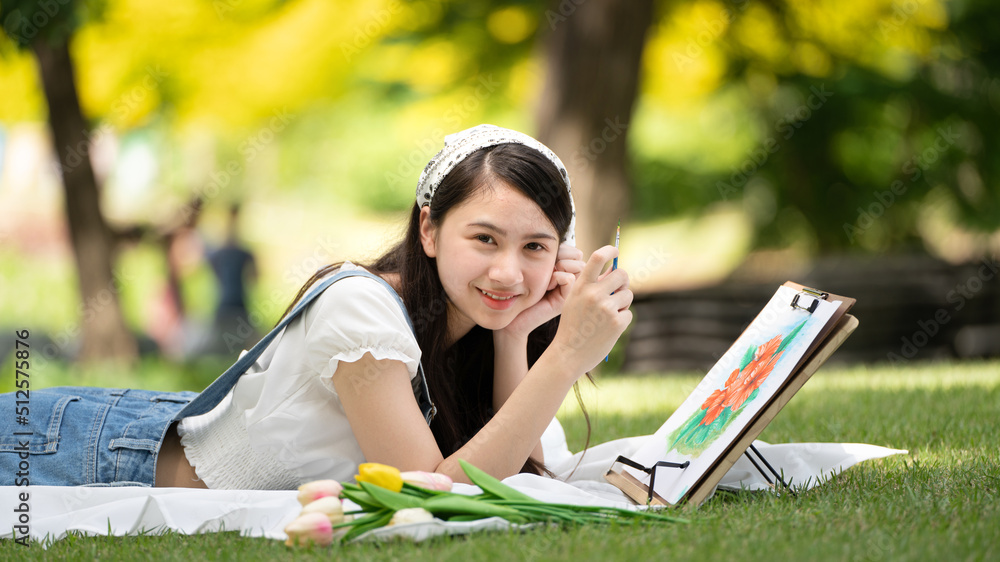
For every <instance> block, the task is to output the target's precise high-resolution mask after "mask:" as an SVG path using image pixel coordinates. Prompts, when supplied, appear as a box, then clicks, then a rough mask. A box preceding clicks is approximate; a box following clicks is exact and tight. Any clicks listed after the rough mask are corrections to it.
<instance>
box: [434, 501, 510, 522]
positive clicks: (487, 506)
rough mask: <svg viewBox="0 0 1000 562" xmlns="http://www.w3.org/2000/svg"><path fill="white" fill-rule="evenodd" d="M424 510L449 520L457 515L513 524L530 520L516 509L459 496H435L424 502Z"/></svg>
mask: <svg viewBox="0 0 1000 562" xmlns="http://www.w3.org/2000/svg"><path fill="white" fill-rule="evenodd" d="M423 508H424V509H426V510H427V511H429V512H431V513H433V514H434V515H439V516H441V518H442V519H449V518H451V517H453V516H455V515H478V516H480V518H483V517H494V516H496V517H503V518H504V519H506V520H508V521H510V522H512V523H526V522H527V521H528V518H527V517H525V515H524V514H523V513H521V512H520V511H518V510H516V509H513V508H510V507H505V506H502V505H495V504H492V503H489V502H488V501H486V500H474V499H472V498H470V497H467V496H462V495H459V494H447V495H440V496H434V497H433V498H430V499H428V500H427V501H425V502H424V505H423Z"/></svg>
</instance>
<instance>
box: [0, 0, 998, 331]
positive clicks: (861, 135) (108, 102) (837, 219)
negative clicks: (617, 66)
mask: <svg viewBox="0 0 1000 562" xmlns="http://www.w3.org/2000/svg"><path fill="white" fill-rule="evenodd" d="M52 6H55V8H52ZM0 7H2V8H3V14H4V16H5V17H4V19H3V22H0V23H2V24H3V26H4V30H5V32H6V33H5V34H0V89H2V95H0V137H3V138H4V139H6V141H0V142H4V144H3V146H13V145H14V144H13V140H12V139H14V138H15V136H16V135H17V134H20V133H19V129H18V127H21V126H22V125H23V124H25V123H34V124H36V126H37V124H39V123H42V122H43V121H44V119H45V115H46V109H45V103H44V99H43V97H42V94H41V92H40V88H39V86H38V80H37V76H36V69H35V67H34V62H33V60H32V58H31V56H30V54H29V53H28V52H26V51H23V50H19V49H18V48H16V46H15V42H14V40H12V39H17V38H19V36H18V34H21V35H20V37H22V38H24V37H27V36H26V35H25V33H28V34H32V37H30V38H28V39H31V38H33V37H35V36H38V34H40V33H42V32H43V31H44V32H60V30H62V31H66V30H70V29H77V31H76V34H75V36H74V38H73V41H72V53H73V56H74V61H75V62H76V66H77V81H78V88H79V93H80V98H81V102H82V105H83V110H84V113H85V114H86V115H87V116H88V117H89V118H90V119H91V120H92V123H93V126H94V129H95V134H97V135H109V136H111V137H114V139H115V141H114V143H113V145H114V147H115V148H114V150H115V152H114V154H115V155H116V161H115V162H114V165H113V166H112V168H111V169H110V172H109V174H108V176H107V179H106V181H105V184H104V198H105V207H104V210H105V213H106V214H108V215H109V218H110V219H111V222H112V223H113V224H116V225H129V224H135V223H140V224H152V225H155V226H164V225H165V224H167V223H169V222H170V220H172V217H175V216H176V215H177V214H178V213H179V212H180V211H181V210H182V209H183V208H184V205H185V204H186V203H187V202H188V201H189V199H190V197H191V195H192V194H198V195H201V196H202V197H203V198H205V199H206V201H207V205H206V209H207V213H208V215H209V216H208V220H206V221H204V222H203V228H204V229H205V230H208V231H209V232H208V235H209V236H208V238H209V239H210V240H212V239H218V236H215V237H214V238H213V237H212V236H211V234H212V232H211V229H212V228H213V225H214V224H217V223H218V222H219V221H214V222H213V220H212V217H211V215H212V213H213V212H217V210H218V209H220V208H224V207H225V204H226V203H228V202H230V201H246V202H248V203H249V204H248V206H247V214H248V215H249V217H250V218H249V220H246V221H244V223H245V224H243V226H242V228H241V234H242V237H243V238H244V239H245V240H246V241H247V243H248V244H249V245H250V246H251V247H253V248H254V249H255V251H256V252H257V253H258V255H259V256H261V257H262V259H261V261H262V271H263V276H262V278H261V284H260V285H259V286H258V287H257V288H255V289H254V290H255V295H254V296H255V299H254V302H255V304H254V307H255V308H256V312H257V313H258V315H259V316H260V317H261V318H263V319H265V322H264V323H265V324H266V323H268V322H270V321H272V320H273V319H274V318H276V317H277V316H278V315H279V314H280V311H281V310H282V309H283V307H284V305H285V304H286V303H287V300H288V299H290V298H291V295H292V294H293V293H294V287H296V286H298V285H299V284H300V283H301V282H302V281H304V279H305V277H306V276H307V274H308V272H307V271H306V270H308V269H309V268H310V267H314V266H319V265H322V263H321V262H323V263H325V262H330V261H335V260H338V259H345V258H353V259H357V258H358V257H359V253H360V254H366V255H370V254H371V252H372V251H374V250H375V249H373V248H363V249H362V250H358V248H357V247H356V246H357V244H356V243H355V242H356V240H360V239H362V238H364V239H366V240H367V239H372V238H381V239H385V238H391V237H392V236H393V235H394V234H395V232H396V231H394V230H392V229H390V228H388V227H385V226H384V225H385V224H388V223H396V222H398V220H399V218H400V217H401V216H402V215H403V214H404V213H405V210H406V209H407V208H408V206H409V205H410V202H411V196H412V190H413V186H414V185H415V182H416V180H417V177H418V176H419V173H420V170H421V169H422V167H423V165H424V164H425V163H426V161H427V160H428V159H429V158H430V157H431V156H432V155H433V154H434V153H435V152H436V150H437V148H438V147H439V146H440V143H441V139H442V137H443V136H444V135H445V134H447V133H450V132H453V131H456V130H460V129H462V128H465V127H468V126H472V125H475V124H477V123H480V122H493V123H497V124H500V125H504V126H508V127H513V128H517V129H522V130H525V131H528V132H531V131H532V130H533V122H534V119H533V116H532V112H533V108H534V107H535V104H536V102H537V98H538V96H539V94H540V91H541V86H542V81H543V78H544V74H545V73H546V72H547V71H548V70H546V66H545V65H546V61H545V60H543V54H544V51H543V49H541V48H540V45H541V43H540V42H541V41H543V40H544V38H545V36H546V34H547V33H548V32H549V31H551V30H552V29H554V28H555V27H557V26H559V25H561V24H562V23H563V22H564V21H566V20H567V18H572V17H575V16H574V14H575V10H574V9H573V7H574V4H573V3H572V2H542V1H537V0H532V1H497V0H491V1H488V2H477V3H466V2H458V1H456V0H446V1H436V0H413V1H403V0H370V1H363V2H350V1H347V0H336V1H326V0H297V1H289V2H285V1H276V0H178V1H176V2H171V3H169V4H156V3H149V2H145V1H143V0H101V1H96V0H88V1H85V2H63V1H61V0H59V1H55V3H54V4H52V3H32V2H28V3H25V2H13V1H10V0H4V1H3V2H0ZM46 9H50V10H51V9H57V13H56V14H48V13H47V12H45V10H46ZM31 10H41V11H42V12H41V13H43V14H45V15H44V17H42V16H36V17H35V19H34V20H33V19H31V16H30V12H31ZM18 11H19V12H18ZM14 12H18V13H19V17H20V19H16V18H15V19H11V17H12V14H13V13H14ZM996 12H997V8H996V7H995V6H994V4H993V3H992V2H990V1H988V0H872V1H867V0H846V1H840V2H834V1H832V0H824V1H817V2H793V1H791V0H732V1H725V0H664V1H661V2H660V3H659V4H658V5H657V11H656V16H655V18H656V19H655V21H654V22H653V24H652V25H651V27H650V29H649V33H648V36H647V43H646V47H645V52H644V55H643V56H644V59H643V70H642V75H641V76H640V84H641V93H640V97H639V100H638V103H637V105H636V111H635V114H634V115H632V116H631V119H629V120H628V123H629V124H628V131H629V133H630V134H629V137H628V142H629V152H630V155H631V165H630V170H629V172H630V176H631V178H632V182H633V193H632V197H633V200H632V211H631V212H632V219H633V220H634V221H636V222H642V223H646V224H648V225H653V223H656V222H657V221H662V220H664V219H672V218H681V219H682V220H681V221H679V222H678V224H689V223H686V222H684V221H688V220H689V219H691V220H693V221H697V220H698V219H705V218H706V217H710V216H716V217H719V216H725V217H730V216H734V215H736V214H738V215H740V216H742V222H740V224H736V223H737V222H739V221H729V222H731V223H733V227H732V229H731V232H732V233H735V234H734V235H733V236H740V237H742V236H744V235H745V233H750V234H749V236H750V238H751V239H750V240H749V241H745V240H735V239H732V240H729V241H727V239H726V237H725V236H722V237H721V238H720V239H719V240H715V241H713V242H712V244H713V245H714V246H726V247H732V248H737V249H738V250H739V252H744V251H745V250H746V249H748V248H750V249H752V248H772V247H777V248H788V247H794V248H797V249H799V250H803V251H804V253H807V254H816V253H819V252H842V251H854V252H861V253H881V252H889V251H914V250H915V251H922V252H930V253H932V254H935V255H938V256H943V257H945V258H947V259H950V260H953V261H960V260H962V259H974V258H975V257H977V256H980V255H983V254H988V253H991V252H996V251H997V249H998V248H1000V234H997V231H998V227H1000V185H998V183H1000V158H997V157H996V155H997V154H1000V150H998V149H1000V147H998V146H997V145H998V143H1000V126H998V125H1000V72H998V70H1000V69H998V66H1000V57H998V56H997V47H998V42H1000V33H998V32H1000V29H998V26H1000V23H998V22H1000V18H997V17H995V16H996ZM26 17H27V19H26ZM43 20H44V21H43ZM25 22H27V24H30V25H28V27H25V25H26V24H25ZM33 22H34V23H33ZM31 25H34V26H35V27H34V28H32V27H31ZM49 25H51V26H53V27H51V28H49V27H47V26H49ZM595 25H597V23H595ZM74 26H79V27H74ZM33 29H34V31H32V30H33ZM625 120H626V119H625V118H624V117H623V118H622V121H625ZM583 148H585V147H581V149H583ZM563 156H564V158H572V157H573V156H574V155H573V154H568V155H563ZM598 157H599V155H598ZM5 158H10V156H9V155H5ZM137 170H138V172H137ZM8 179H9V177H8V175H0V182H4V181H8ZM44 183H45V182H44V181H42V180H38V181H36V182H35V183H31V184H29V185H28V186H27V188H25V186H24V185H20V186H18V187H17V189H22V190H24V189H27V190H29V191H33V192H37V193H41V192H43V191H44V189H45V187H46V185H44ZM5 190H6V191H5ZM26 192H27V191H21V192H20V193H21V194H22V195H23V194H24V193H26ZM11 193H13V192H12V191H11V190H9V189H7V186H6V185H2V184H0V198H2V197H3V196H4V195H5V194H6V195H7V196H10V194H11ZM22 195H18V197H21V196H22ZM720 211H721V212H720ZM703 222H704V223H705V224H708V223H709V222H711V221H703ZM690 224H695V223H694V222H692V223H690ZM641 226H642V225H639V224H636V225H635V226H634V227H631V230H630V232H632V233H637V232H642V229H641ZM290 227H294V228H290ZM650 231H651V232H652V231H653V230H650ZM316 232H329V233H331V236H332V238H331V239H329V240H328V239H327V238H325V235H322V236H318V235H316V234H314V233H316ZM657 232H658V231H657ZM296 233H301V234H300V235H297V234H296ZM216 234H217V233H216ZM730 238H732V236H730ZM331 240H332V241H331ZM630 240H634V235H633V238H632V239H630ZM340 241H350V242H351V244H352V246H351V247H347V245H345V244H342V243H341V242H340ZM659 242H662V241H659ZM659 242H658V243H659ZM661 245H662V246H665V247H669V246H670V244H668V243H666V242H663V243H662V244H661ZM700 251H701V250H699V252H700ZM25 252H26V251H25V250H23V249H20V250H19V249H17V248H16V247H7V248H5V249H4V250H3V252H0V270H2V271H3V279H4V282H5V285H4V286H5V287H8V288H13V289H12V291H5V292H6V293H7V294H9V295H13V294H15V293H16V294H17V295H18V297H17V298H8V297H7V295H6V294H5V296H4V299H3V303H2V306H0V312H2V313H3V314H4V315H5V316H6V317H8V318H14V319H21V318H26V317H28V318H32V319H33V322H34V323H37V324H39V325H43V326H46V327H49V328H51V329H53V330H57V331H58V330H60V329H62V328H63V327H65V326H71V325H73V323H74V322H75V321H76V319H75V318H74V315H75V310H76V308H75V306H73V305H68V304H67V303H72V302H73V299H74V298H75V296H74V295H75V289H74V287H73V284H72V282H71V281H68V280H71V279H72V267H71V265H70V263H69V262H68V258H66V256H65V255H62V256H61V257H59V258H58V259H60V260H67V261H60V262H57V261H54V260H53V258H52V256H53V255H56V256H59V254H58V253H48V254H46V253H43V252H39V253H37V255H30V256H27V254H26V253H25ZM27 253H31V251H27ZM26 257H27V258H28V259H29V260H30V261H29V262H28V263H30V265H29V266H28V267H24V263H26V262H24V261H23V260H24V259H25V258H26ZM714 259H715V258H714V257H712V259H709V260H706V261H712V260H714ZM716 261H717V260H716ZM689 265H690V264H689ZM691 267H694V266H693V265H691ZM118 268H119V271H120V272H121V271H127V272H132V271H135V274H134V275H135V279H136V280H137V281H136V282H135V283H133V284H130V285H129V287H128V288H126V290H125V291H124V293H123V298H124V299H125V301H126V313H127V314H128V315H129V322H130V324H131V325H133V326H139V325H145V324H147V323H148V322H149V320H143V318H148V317H149V313H148V312H147V310H148V308H149V303H150V302H151V301H153V300H154V299H156V298H157V297H156V291H157V289H156V288H155V287H156V285H157V284H158V283H159V281H158V280H161V279H162V278H163V275H164V265H163V263H162V256H161V255H160V254H159V253H158V250H156V249H155V248H152V247H150V246H148V245H145V246H144V245H140V246H139V247H137V248H131V247H130V248H125V249H123V253H122V254H121V256H120V262H119V264H118ZM183 281H184V287H185V289H184V290H185V299H186V301H188V305H189V310H190V311H191V313H192V314H193V315H194V316H195V317H196V319H200V320H206V319H207V318H208V317H209V315H210V313H211V306H212V300H213V294H214V293H213V288H212V287H211V282H210V277H209V276H208V274H207V273H206V271H205V270H204V269H201V270H195V271H194V272H189V273H187V274H186V276H185V278H184V280H183ZM262 327H264V326H262Z"/></svg>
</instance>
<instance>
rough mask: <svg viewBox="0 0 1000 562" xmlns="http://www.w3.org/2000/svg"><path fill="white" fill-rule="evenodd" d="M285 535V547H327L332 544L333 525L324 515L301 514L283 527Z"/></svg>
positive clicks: (316, 513)
mask: <svg viewBox="0 0 1000 562" xmlns="http://www.w3.org/2000/svg"><path fill="white" fill-rule="evenodd" d="M285 534H286V535H288V540H286V541H285V545H286V546H295V545H299V546H307V545H310V544H315V545H319V546H329V545H330V543H332V542H333V525H331V523H330V519H329V518H328V517H327V516H326V514H325V513H320V512H318V511H314V512H312V513H303V514H302V515H299V516H298V517H297V518H296V519H295V520H294V521H292V522H291V523H289V524H288V526H286V527H285Z"/></svg>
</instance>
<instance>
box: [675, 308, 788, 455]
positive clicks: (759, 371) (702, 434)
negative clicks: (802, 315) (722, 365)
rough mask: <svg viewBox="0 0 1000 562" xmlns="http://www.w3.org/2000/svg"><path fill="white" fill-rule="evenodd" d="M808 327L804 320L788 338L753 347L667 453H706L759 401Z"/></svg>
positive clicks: (777, 337) (686, 425) (695, 414)
mask: <svg viewBox="0 0 1000 562" xmlns="http://www.w3.org/2000/svg"><path fill="white" fill-rule="evenodd" d="M805 323H806V321H805V320H803V321H802V322H801V323H800V324H799V325H798V326H796V327H795V329H793V330H792V331H791V332H789V333H788V335H787V336H784V335H782V334H777V335H776V336H774V337H773V338H771V339H770V340H768V341H766V342H764V343H763V344H761V345H758V346H750V347H749V348H748V349H747V351H746V353H745V354H744V355H743V359H742V360H741V361H740V366H739V367H737V368H736V369H734V370H733V372H732V373H731V374H730V375H729V378H727V379H726V382H725V384H724V385H723V386H722V388H719V389H716V390H715V391H713V392H712V394H710V395H709V397H708V398H707V399H706V400H705V402H704V403H702V405H701V408H700V409H699V410H698V411H697V412H695V413H694V414H692V415H691V417H690V418H688V421H687V423H685V424H684V425H682V426H681V427H679V428H678V429H677V430H676V431H674V432H673V433H671V434H670V435H669V437H668V438H667V442H668V444H669V447H668V450H674V451H677V452H679V453H683V454H686V455H690V456H692V457H693V458H694V457H697V456H698V455H700V454H701V453H702V452H704V451H705V449H707V448H708V447H709V445H711V444H712V443H713V442H714V441H715V440H716V439H717V438H718V437H719V435H721V434H722V432H723V431H724V430H725V429H726V427H727V426H728V425H729V423H730V422H732V421H733V419H735V418H736V415H737V414H739V412H740V411H742V410H743V408H744V406H746V405H747V404H748V403H750V402H752V401H753V400H754V398H756V397H757V395H758V393H759V389H760V386H761V385H762V384H764V381H766V380H767V377H768V376H769V375H770V374H771V371H773V370H774V366H775V365H777V363H778V360H779V359H781V355H782V354H783V353H784V352H785V348H787V347H788V345H789V344H790V343H791V342H792V340H794V339H795V336H796V335H797V334H798V333H799V331H800V330H801V329H802V327H803V326H804V325H805Z"/></svg>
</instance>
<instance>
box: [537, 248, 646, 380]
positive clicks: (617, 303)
mask: <svg viewBox="0 0 1000 562" xmlns="http://www.w3.org/2000/svg"><path fill="white" fill-rule="evenodd" d="M616 256H618V249H617V248H615V247H614V246H604V247H603V248H600V249H599V250H597V251H596V252H594V253H593V255H591V256H590V260H589V261H587V264H586V266H585V267H584V269H583V271H582V273H581V274H580V277H579V279H577V280H576V282H575V283H573V284H572V286H571V287H570V291H569V295H568V296H566V297H565V303H563V307H562V319H561V320H560V321H559V330H558V331H557V332H556V336H555V339H554V340H553V342H552V347H553V348H555V349H556V350H557V352H558V353H561V354H564V357H563V359H564V360H565V361H567V362H568V364H572V365H576V366H577V368H576V369H575V370H576V371H578V372H579V374H580V375H582V374H583V373H584V372H586V371H589V370H591V369H593V368H594V367H595V366H597V364H598V363H600V362H601V361H602V360H603V359H604V357H606V356H607V354H608V352H610V351H611V348H612V346H614V344H615V342H616V341H618V338H619V337H620V336H621V335H622V333H623V332H624V331H625V328H627V327H628V325H629V323H631V322H632V312H631V311H630V310H629V306H631V305H632V291H630V290H629V288H628V283H629V281H628V274H627V273H626V272H625V270H623V269H616V270H614V271H611V270H608V271H606V272H604V273H603V274H602V273H601V271H602V270H603V269H604V268H605V267H606V266H607V265H608V262H610V261H611V260H612V259H614V258H615V257H616Z"/></svg>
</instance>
